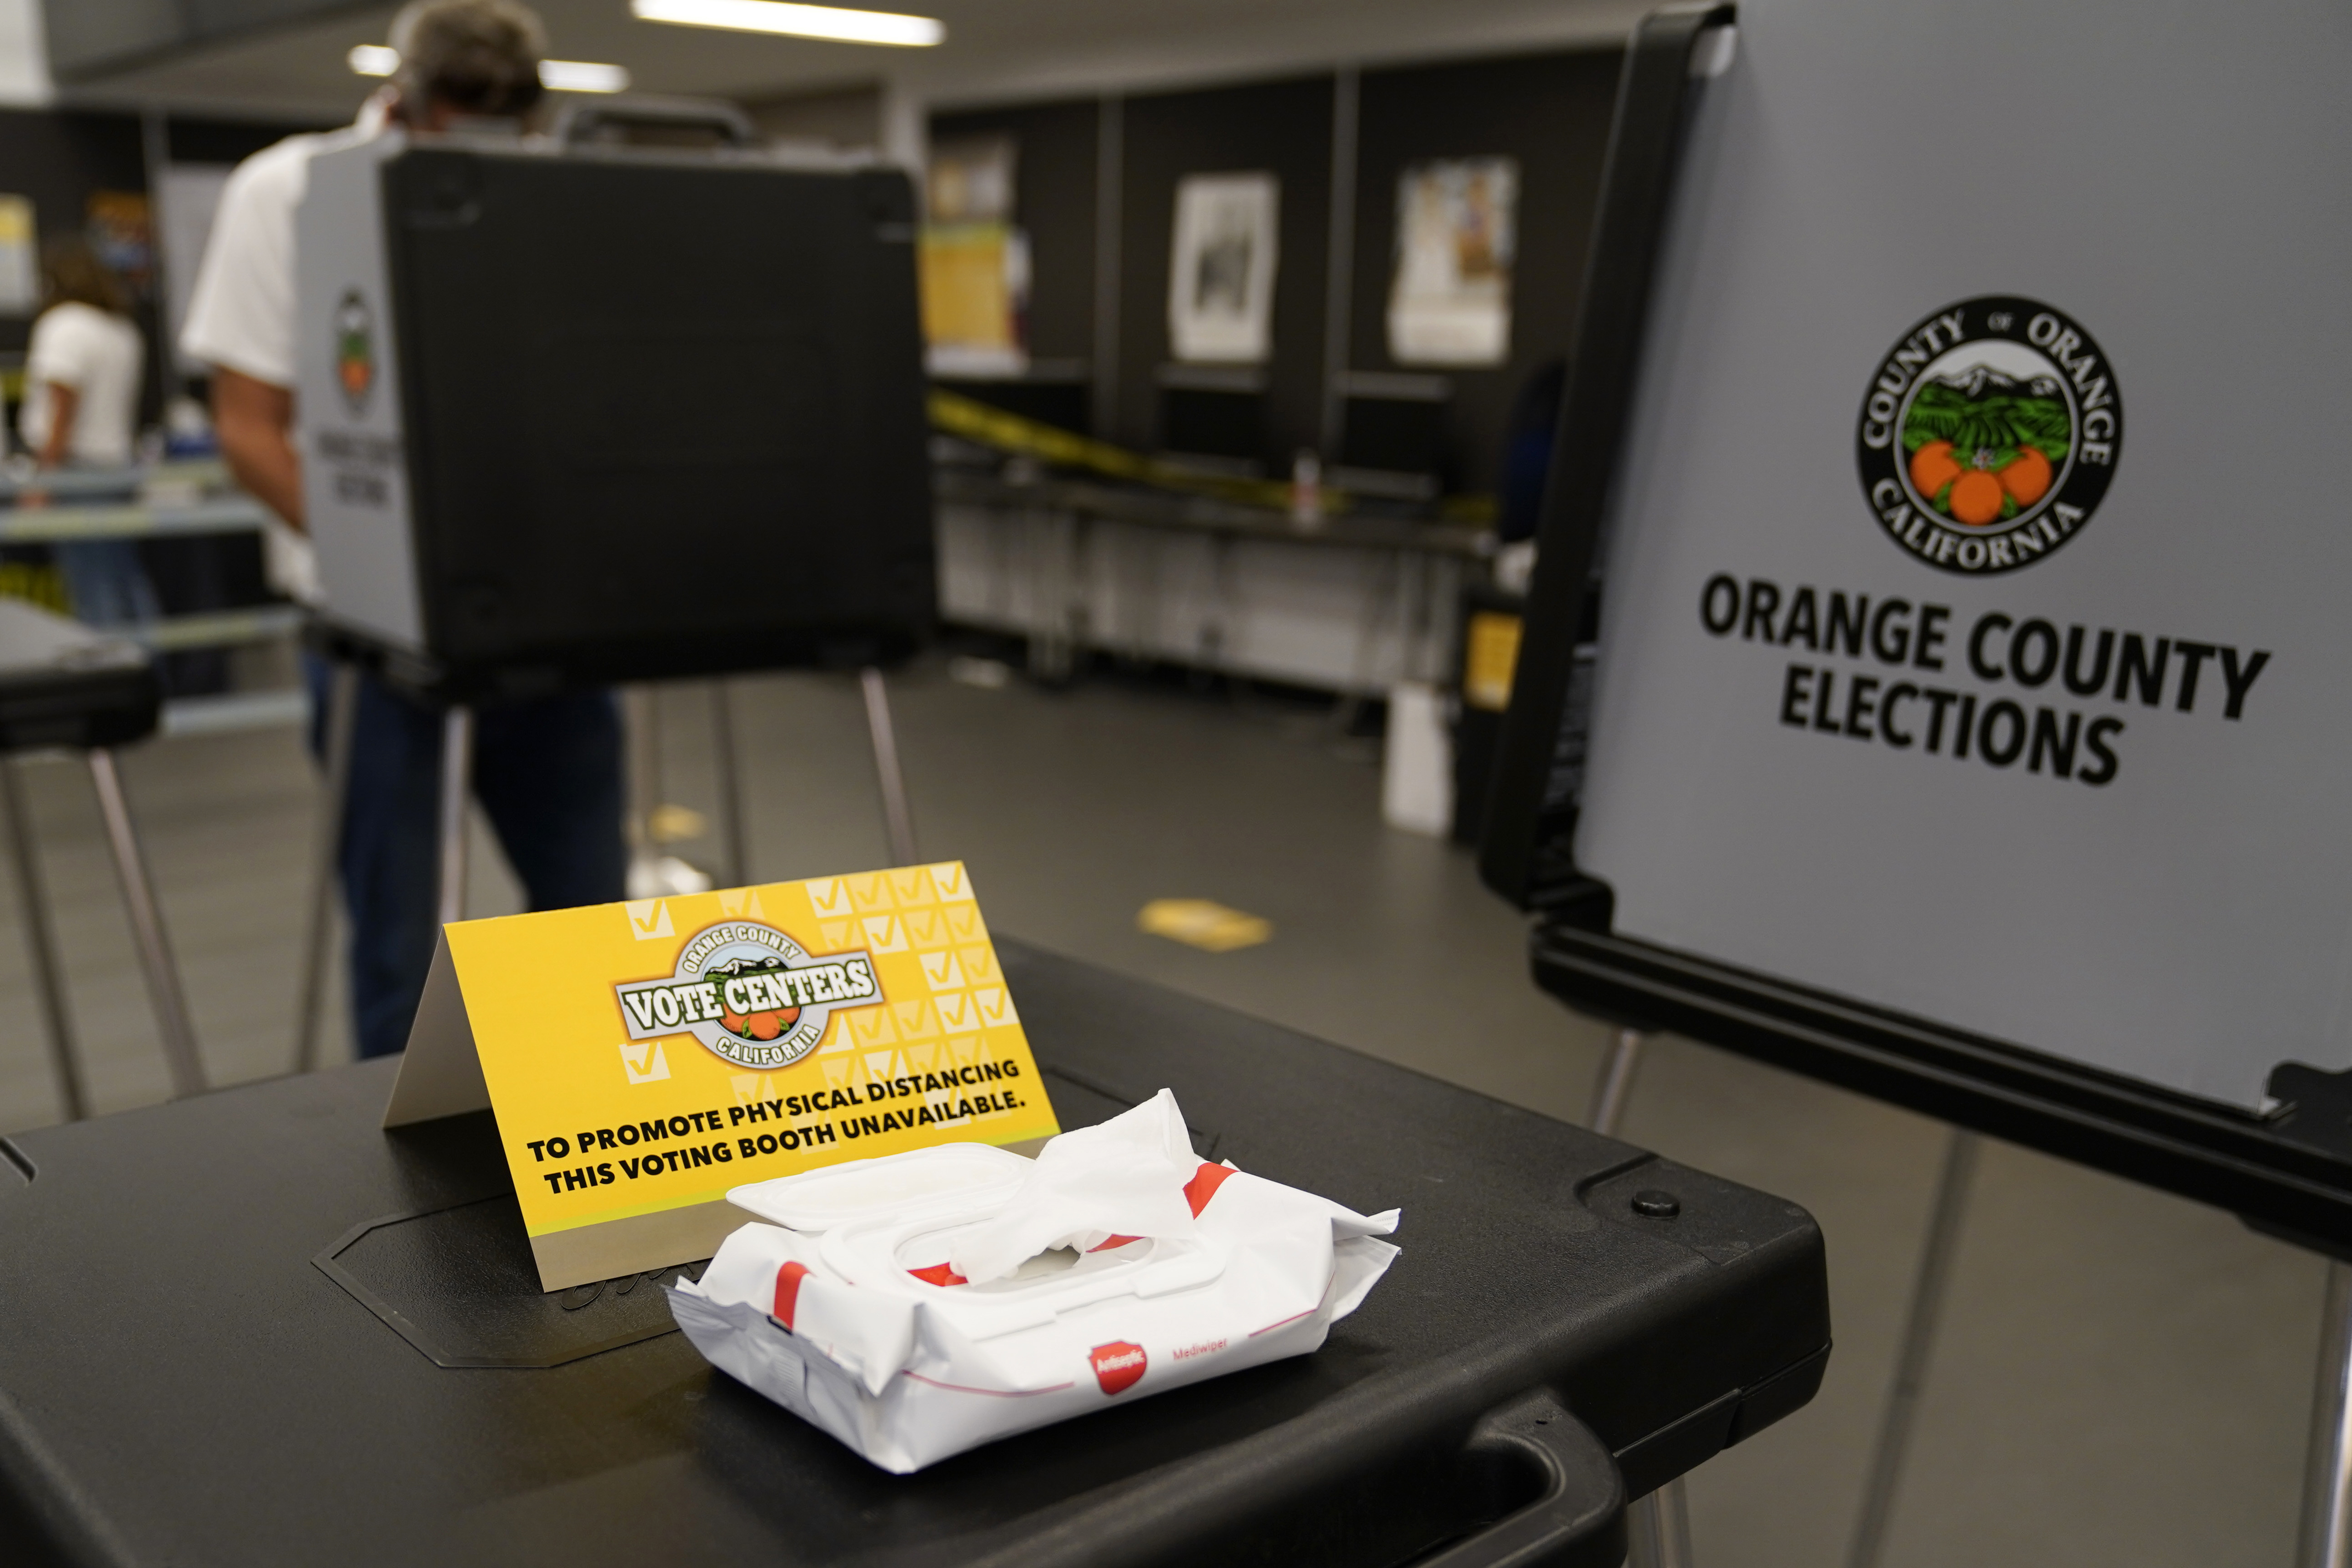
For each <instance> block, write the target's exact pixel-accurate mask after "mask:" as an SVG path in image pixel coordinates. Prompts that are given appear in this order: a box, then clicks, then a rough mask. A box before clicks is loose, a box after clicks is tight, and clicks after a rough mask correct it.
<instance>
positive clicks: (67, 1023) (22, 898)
mask: <svg viewBox="0 0 2352 1568" xmlns="http://www.w3.org/2000/svg"><path fill="white" fill-rule="evenodd" d="M0 810H5V812H6V814H7V817H8V847H9V848H10V849H11V850H13V851H14V852H15V855H16V895H17V900H18V901H19V903H20V904H21V905H22V906H23V908H24V911H25V946H26V950H27V954H28V956H29V957H30V958H31V959H32V961H33V988H34V990H35V992H36V993H37V994H38V996H39V998H40V1004H41V1022H42V1023H43V1024H44V1025H46V1026H47V1030H48V1036H49V1056H50V1059H51V1060H52V1061H53V1062H54V1063H55V1065H56V1067H57V1071H58V1099H59V1100H62V1101H63V1102H64V1104H65V1111H66V1120H67V1121H80V1120H81V1119H82V1118H83V1117H85V1116H88V1115H89V1094H88V1092H87V1091H86V1090H85V1089H83V1087H82V1081H81V1064H80V1063H79V1061H78V1060H77V1059H76V1058H75V1056H74V1039H73V1019H72V1016H71V1015H69V1014H68V1012H67V1011H66V983H65V973H64V971H63V970H61V969H60V968H59V967H58V939H57V932H56V931H54V930H52V929H51V927H50V925H49V895H48V889H47V888H46V887H44V886H43V885H42V882H41V862H40V860H39V859H38V858H37V856H38V851H37V848H36V847H35V846H34V843H33V822H32V816H31V814H30V813H29V812H28V811H27V810H26V805H25V786H24V783H23V781H22V780H20V779H19V778H17V776H16V761H15V759H14V758H10V757H0Z"/></svg>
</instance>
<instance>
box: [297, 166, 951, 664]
mask: <svg viewBox="0 0 2352 1568" xmlns="http://www.w3.org/2000/svg"><path fill="white" fill-rule="evenodd" d="M302 222H303V226H304V227H303V235H304V245H303V251H302V274H303V276H302V296H303V298H302V307H303V310H304V312H305V313H304V317H303V321H304V325H305V328H306V329H307V331H308V332H309V337H308V338H307V340H306V356H305V361H304V364H303V372H304V376H305V381H304V387H303V391H304V405H305V411H306V419H308V421H309V422H310V434H309V444H310V450H309V451H308V452H307V453H306V458H307V465H306V480H307V484H308V498H307V499H308V500H309V501H310V506H311V508H312V513H313V516H314V518H315V520H316V521H315V523H314V531H315V532H316V534H317V537H318V542H319V550H320V569H321V575H322V577H323V578H324V580H325V584H326V587H327V590H328V595H329V599H330V604H329V606H328V608H327V610H326V611H325V616H324V618H325V621H326V623H327V625H328V626H330V627H331V628H333V630H334V631H335V632H336V634H337V635H338V636H339V637H341V638H343V639H346V640H348V642H350V643H351V644H352V646H354V647H356V648H358V649H360V650H362V651H363V652H367V653H370V654H372V655H373V657H374V658H378V659H380V660H381V661H383V662H384V663H386V664H387V665H388V666H389V667H390V668H392V669H393V670H394V673H395V674H396V675H399V676H401V677H402V678H404V679H407V680H409V681H411V682H413V683H415V684H418V685H421V686H425V687H428V688H429V689H434V690H436V691H437V692H443V693H446V694H449V695H453V696H456V697H458V698H460V699H464V698H469V697H472V696H475V695H486V696H494V695H497V694H499V693H513V694H518V695H523V694H532V693H538V692H544V691H549V690H552V689H560V688H562V687H567V686H577V685H582V684H598V683H608V682H612V681H617V680H631V679H659V678H665V677H678V676H692V675H719V674H728V673H733V672H740V671H744V670H751V669H761V668H784V667H793V666H800V667H806V666H813V665H814V666H828V667H832V668H857V667H861V666H867V665H876V664H882V663H888V662H893V661H895V660H897V659H898V658H902V657H904V656H905V655H906V654H907V653H908V652H910V651H911V650H912V649H913V648H914V647H915V646H916V645H917V643H918V642H919V641H920V640H921V638H922V637H924V636H925V635H926V633H927V632H928V631H929V626H930V624H931V620H932V616H933V605H934V601H935V597H936V595H935V592H934V588H933V584H932V543H931V511H930V473H929V458H928V455H927V454H928V448H927V444H926V443H927V439H928V428H929V426H928V421H927V416H926V414H925V411H924V405H923V396H924V389H923V380H922V343H921V340H920V336H919V330H918V326H917V321H916V314H915V310H914V304H913V301H914V299H915V271H914V267H915V263H914V238H915V228H914V224H915V215H914V202H913V195H912V191H911V189H910V187H909V185H908V181H907V178H906V176H905V175H904V174H900V173H899V172H898V171H896V170H889V169H861V170H855V171H849V172H840V171H818V170H810V169H802V168H793V167H790V166H786V165H783V164H781V163H776V162H775V161H773V160H772V159H770V158H768V157H766V156H764V155H762V154H759V153H750V152H742V151H721V152H719V153H708V154H700V155H697V154H692V153H659V152H653V151H646V150H633V149H627V148H620V149H607V148H600V147H596V146H593V145H590V146H586V147H575V148H571V149H568V150H567V149H562V148H561V147H560V146H558V145H546V146H541V145H540V144H536V143H521V142H513V143H499V142H481V143H472V144H469V143H467V142H449V141H446V140H445V141H439V142H428V143H422V144H418V145H415V146H407V147H402V146H400V145H399V144H398V143H397V142H393V143H391V144H389V145H377V144H368V145H363V146H361V147H357V148H352V149H349V150H346V151H344V152H341V153H336V154H332V155H330V156H326V157H322V158H320V159H319V160H318V161H317V163H316V164H315V166H314V168H313V172H312V191H311V194H310V199H309V201H308V203H307V204H306V206H305V209H304V215H303V218H302ZM313 410H315V411H316V412H313Z"/></svg>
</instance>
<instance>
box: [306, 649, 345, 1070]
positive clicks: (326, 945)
mask: <svg viewBox="0 0 2352 1568" xmlns="http://www.w3.org/2000/svg"><path fill="white" fill-rule="evenodd" d="M359 707H360V671H359V666H357V665H355V664H339V665H337V666H336V667H335V679H334V680H333V682H332V683H331V685H330V686H329V687H328V688H327V781H326V782H327V790H326V795H325V798H324V799H322V800H320V803H319V834H318V844H317V846H316V847H315V849H314V851H313V853H312V858H311V867H310V923H309V924H308V926H307V927H306V928H305V929H304V931H303V933H302V996H301V999H300V1000H299V1002H297V1003H296V1004H295V1009H296V1010H295V1014H294V1070H295V1071H296V1072H313V1071H316V1070H317V1068H318V1066H319V1015H320V1013H321V1012H322V1011H324V1009H325V1005H326V999H327V963H328V953H329V952H330V950H331V948H332V946H333V942H332V941H331V936H332V932H333V931H334V925H335V861H336V859H337V858H338V857H339V856H340V854H341V849H342V846H343V811H344V808H345V806H346V805H347V804H348V802H349V800H350V797H351V792H352V734H353V733H354V732H355V731H357V729H358V727H359V724H358V720H359Z"/></svg>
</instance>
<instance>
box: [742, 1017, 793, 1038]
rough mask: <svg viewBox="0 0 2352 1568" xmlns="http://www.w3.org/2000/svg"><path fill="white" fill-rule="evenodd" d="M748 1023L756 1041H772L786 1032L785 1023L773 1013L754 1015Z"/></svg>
mask: <svg viewBox="0 0 2352 1568" xmlns="http://www.w3.org/2000/svg"><path fill="white" fill-rule="evenodd" d="M747 1022H749V1023H750V1024H751V1037H752V1038H753V1039H755V1040H772V1039H774V1038H775V1037H777V1036H778V1035H781V1034H782V1033H783V1032H784V1021H783V1020H782V1018H780V1017H778V1016H776V1015H775V1014H773V1013H754V1014H752V1015H751V1017H750V1019H749V1020H747Z"/></svg>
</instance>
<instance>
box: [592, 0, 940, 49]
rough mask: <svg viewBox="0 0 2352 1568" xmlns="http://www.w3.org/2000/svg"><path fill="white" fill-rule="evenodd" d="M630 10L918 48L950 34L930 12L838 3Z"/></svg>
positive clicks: (634, 4) (741, 2)
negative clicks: (902, 12)
mask: <svg viewBox="0 0 2352 1568" xmlns="http://www.w3.org/2000/svg"><path fill="white" fill-rule="evenodd" d="M629 10H630V11H631V12H632V13H633V14H634V15H635V16H637V17H638V18H639V19H640V20H643V21H647V22H677V23H678V24H680V25H682V26H688V27H730V28H732V29H734V30H735V31H737V32H740V33H782V34H784V35H785V36H787V37H794V38H834V39H838V40H839V41H841V42H843V43H850V44H896V45H898V46H899V47H902V48H913V49H921V48H929V47H930V46H931V45H933V44H936V43H938V42H939V41H940V39H942V38H944V37H947V36H948V30H947V27H946V26H945V25H944V24H942V23H940V22H938V21H935V20H933V19H932V18H931V17H929V16H899V15H898V13H896V12H892V11H851V10H845V9H844V8H843V7H841V6H838V5H786V4H783V0H629Z"/></svg>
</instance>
